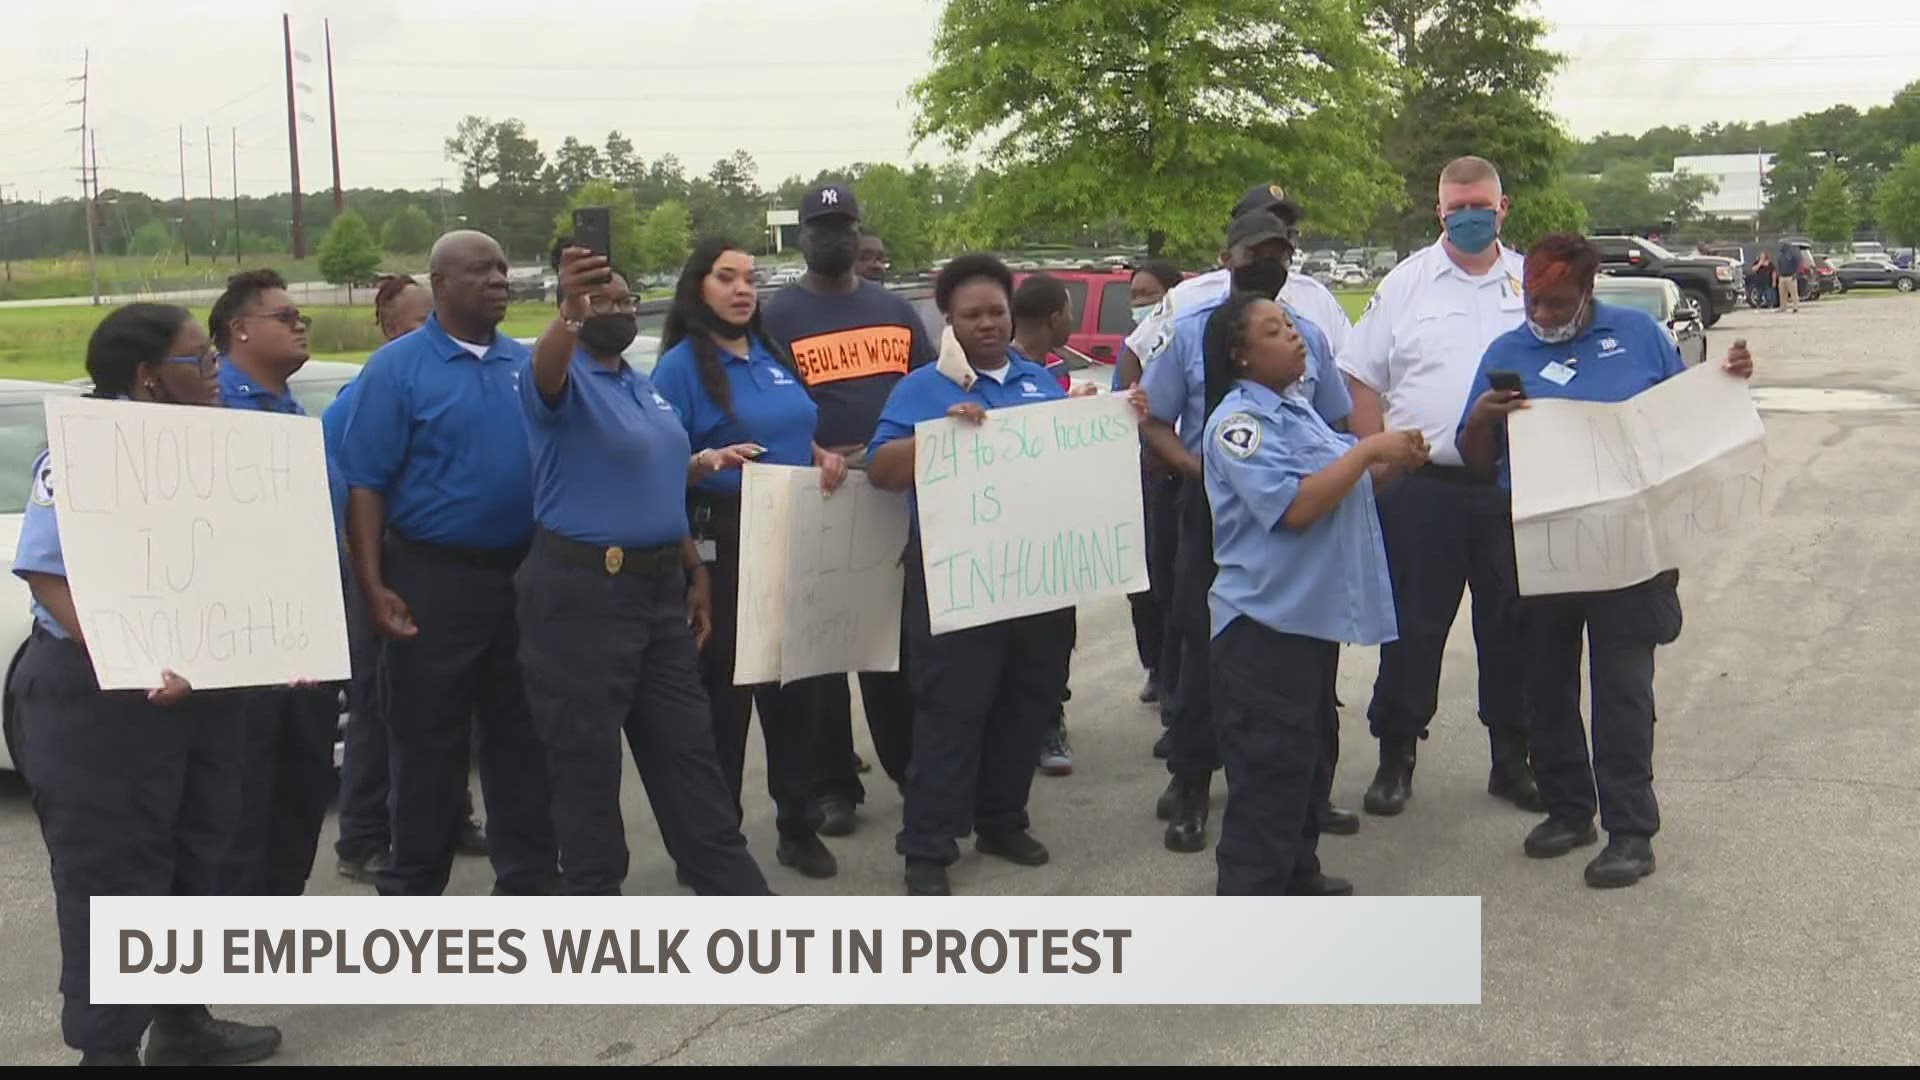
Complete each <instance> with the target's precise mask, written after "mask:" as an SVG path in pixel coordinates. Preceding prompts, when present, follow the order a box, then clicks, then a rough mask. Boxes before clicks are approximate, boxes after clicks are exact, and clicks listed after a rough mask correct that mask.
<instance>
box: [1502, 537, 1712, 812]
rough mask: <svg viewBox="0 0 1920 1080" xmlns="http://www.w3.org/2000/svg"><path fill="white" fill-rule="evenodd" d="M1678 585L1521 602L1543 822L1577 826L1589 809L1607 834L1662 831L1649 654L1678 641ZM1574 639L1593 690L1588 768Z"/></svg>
mask: <svg viewBox="0 0 1920 1080" xmlns="http://www.w3.org/2000/svg"><path fill="white" fill-rule="evenodd" d="M1678 584H1679V575H1678V574H1676V573H1673V572H1671V571H1669V572H1667V573H1665V574H1661V575H1659V576H1658V577H1655V578H1653V579H1651V580H1648V581H1645V582H1642V583H1641V584H1639V585H1634V586H1630V587H1628V588H1625V589H1615V590H1613V591H1611V592H1601V593H1571V594H1566V595H1561V596H1530V597H1525V598H1523V599H1521V600H1520V625H1521V627H1522V629H1523V630H1524V631H1525V634H1526V641H1527V714H1528V721H1529V727H1530V729H1531V735H1532V739H1533V775H1534V783H1535V784H1537V785H1538V786H1539V788H1540V798H1541V800H1542V801H1544V802H1545V803H1546V806H1547V813H1548V814H1549V815H1551V816H1553V817H1556V818H1562V819H1565V820H1567V821H1571V822H1576V823H1582V822H1588V821H1592V820H1593V816H1594V811H1595V810H1596V809H1597V810H1598V811H1599V814H1600V822H1601V825H1602V827H1604V828H1605V829H1606V830H1607V832H1609V833H1623V834H1629V835H1640V836H1652V835H1653V834H1654V833H1656V832H1659V831H1660V806H1659V803H1658V802H1657V801H1655V799H1654V796H1653V729H1654V706H1653V654H1654V650H1655V649H1656V648H1657V647H1658V646H1661V645H1669V644H1672V643H1673V642H1674V641H1675V640H1677V639H1678V638H1679V636H1680V625H1681V614H1680V595H1679V592H1678ZM1582 631H1584V632H1585V636H1586V638H1587V645H1588V667H1589V669H1590V674H1591V678H1592V683H1593V696H1592V705H1593V756H1592V758H1591V759H1589V758H1588V756H1587V732H1586V728H1585V725H1583V724H1582V723H1581V720H1580V651H1581V640H1580V639H1581V636H1582ZM1596 788H1597V791H1596ZM1596 795H1597V798H1596Z"/></svg>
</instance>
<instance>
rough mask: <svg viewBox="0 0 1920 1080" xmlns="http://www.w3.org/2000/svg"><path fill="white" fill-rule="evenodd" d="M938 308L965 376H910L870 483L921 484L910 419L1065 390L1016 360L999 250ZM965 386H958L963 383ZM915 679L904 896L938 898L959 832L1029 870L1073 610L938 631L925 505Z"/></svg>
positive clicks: (917, 558)
mask: <svg viewBox="0 0 1920 1080" xmlns="http://www.w3.org/2000/svg"><path fill="white" fill-rule="evenodd" d="M933 290H934V300H935V302H936V303H938V304H939V306H940V310H941V312H943V313H944V314H945V315H946V317H947V323H948V324H949V325H950V326H951V327H952V328H953V336H954V340H955V341H956V342H958V344H959V346H960V348H961V350H962V351H963V352H964V353H965V355H966V363H967V366H968V370H967V371H963V372H956V373H954V374H952V375H950V374H949V373H948V372H946V371H944V370H942V368H944V367H946V366H947V363H946V361H945V360H944V359H943V360H942V361H941V363H940V364H928V365H926V366H924V367H921V368H918V369H915V370H914V371H912V372H910V373H908V375H907V376H906V377H905V378H903V379H901V380H900V382H899V383H898V384H897V385H896V386H895V387H894V389H893V393H892V395H891V396H890V397H889V398H888V399H887V405H886V408H885V409H884V410H882V412H881V414H880V424H879V426H878V428H876V429H875V431H874V435H873V442H872V443H871V444H870V445H869V447H868V454H867V476H868V478H869V479H870V480H872V481H873V484H874V486H875V487H878V488H881V489H883V490H887V491H909V490H911V489H912V488H913V487H914V480H915V477H914V472H915V468H914V460H915V457H914V455H915V440H914V425H915V424H918V423H919V422H921V421H923V420H934V419H938V418H940V417H943V416H950V417H956V418H958V419H961V420H963V421H966V422H968V423H973V424H982V423H985V422H986V418H987V412H988V410H991V409H1003V408H1011V407H1015V406H1019V405H1025V404H1031V403H1034V402H1044V401H1058V400H1060V399H1061V398H1063V397H1065V396H1067V395H1066V393H1065V392H1064V391H1062V390H1061V389H1060V384H1059V383H1058V382H1056V381H1054V378H1053V376H1051V375H1049V374H1047V370H1046V369H1045V368H1043V367H1041V366H1040V365H1038V364H1036V363H1034V362H1032V361H1030V360H1026V359H1023V358H1021V357H1019V356H1017V355H1010V354H1009V351H1008V348H1007V345H1008V343H1009V342H1010V341H1011V340H1012V337H1013V317H1012V305H1013V273H1012V271H1010V270H1008V269H1007V267H1006V265H1005V264H1004V263H1002V262H1001V261H1000V260H999V259H996V258H994V257H993V256H991V255H963V256H961V257H959V258H956V259H954V260H953V261H952V262H950V263H948V264H947V266H946V269H944V270H942V271H941V272H940V276H939V277H938V278H937V279H935V281H934V286H933ZM963 383H964V384H965V385H962V384H963ZM905 559H906V563H905V565H906V593H907V598H906V616H905V618H906V634H907V638H908V643H907V675H908V678H909V680H910V681H911V683H912V686H913V697H914V722H913V760H912V762H911V763H910V764H909V765H908V766H907V789H906V809H905V814H904V817H905V820H904V822H903V823H902V827H901V830H900V835H899V836H898V838H897V839H896V840H895V850H897V851H898V852H899V853H900V854H901V855H903V856H905V858H906V884H907V892H908V893H909V894H911V895H916V896H944V895H947V894H948V893H949V892H950V891H951V890H950V888H949V886H948V882H947V866H948V865H949V864H951V863H952V862H953V861H954V860H956V859H957V858H959V855H960V849H959V846H958V845H957V844H956V843H955V838H956V837H960V836H965V835H967V834H968V833H970V832H971V833H977V834H978V837H979V838H978V840H977V841H976V845H975V846H976V848H977V849H978V850H979V851H980V852H981V853H982V854H986V855H998V856H1000V857H1001V858H1004V859H1007V860H1009V861H1012V862H1015V863H1018V864H1020V865H1022V866H1039V865H1041V864H1042V863H1045V862H1046V861H1047V858H1048V855H1047V849H1046V848H1045V847H1044V846H1042V845H1041V843H1040V841H1038V840H1036V839H1034V838H1033V836H1032V834H1030V833H1029V832H1028V831H1027V828H1028V825H1029V821H1028V818H1027V797H1028V794H1029V792H1030V790H1031V789H1032V786H1033V772H1034V768H1033V765H1034V759H1035V756H1036V755H1037V754H1038V753H1039V751H1040V742H1041V739H1042V737H1043V735H1044V733H1045V731H1046V728H1047V725H1048V724H1049V723H1050V722H1051V721H1052V720H1053V717H1054V713H1055V711H1056V710H1057V709H1058V708H1059V705H1060V700H1061V695H1062V693H1063V692H1064V691H1065V690H1066V685H1067V663H1068V658H1069V654H1070V652H1071V650H1072V637H1071V627H1072V625H1073V612H1072V610H1071V609H1067V610H1060V611H1049V612H1044V613H1041V614H1038V615H1027V616H1024V617H1021V618H1016V619H1009V620H1007V621H1004V622H996V623H989V624H986V625H984V626H975V627H970V628H968V629H964V630H955V631H953V632H951V633H946V634H941V635H939V636H937V637H936V636H934V635H933V633H932V631H931V619H930V616H929V613H928V605H927V586H926V576H925V573H924V572H923V568H922V565H921V553H920V525H919V514H918V510H917V503H916V511H915V514H914V520H913V527H912V529H911V531H910V533H909V537H908V545H907V552H906V556H905Z"/></svg>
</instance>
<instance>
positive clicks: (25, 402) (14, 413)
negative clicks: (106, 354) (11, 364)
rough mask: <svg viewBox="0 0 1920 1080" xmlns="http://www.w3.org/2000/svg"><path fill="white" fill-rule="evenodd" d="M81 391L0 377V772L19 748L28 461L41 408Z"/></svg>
mask: <svg viewBox="0 0 1920 1080" xmlns="http://www.w3.org/2000/svg"><path fill="white" fill-rule="evenodd" d="M84 392H85V391H83V390H82V389H80V388H78V387H74V386H67V385H64V384H61V383H44V382H29V381H27V380H24V379H0V558H3V559H5V560H6V565H5V566H4V567H0V571H3V572H0V578H4V579H5V580H4V581H3V582H0V659H4V660H5V661H6V669H5V678H6V686H7V687H8V688H9V689H5V690H4V691H0V734H4V738H0V770H6V771H10V772H17V771H18V770H19V768H20V767H19V765H17V764H15V763H16V762H17V761H18V760H19V747H20V745H21V743H20V739H21V735H20V729H19V722H18V721H17V720H16V719H15V717H14V715H13V693H12V690H11V689H10V687H11V686H12V684H13V666H14V665H15V664H17V663H19V662H20V653H21V652H22V650H24V649H25V648H26V647H27V635H28V634H30V633H32V632H33V614H32V612H31V605H32V602H33V597H32V594H30V593H29V592H28V591H27V583H26V582H24V581H21V580H20V579H19V578H17V577H15V576H14V574H13V556H14V552H15V551H16V550H18V548H19V546H20V519H21V517H22V516H23V515H24V514H25V513H26V509H27V496H28V494H29V493H30V492H31V491H32V490H33V477H32V476H31V475H30V473H31V471H32V469H33V462H34V459H35V458H37V457H39V456H40V451H42V450H45V449H46V448H47V412H46V406H45V405H44V404H43V403H44V402H45V401H46V399H47V398H49V397H52V396H54V395H78V394H81V393H84Z"/></svg>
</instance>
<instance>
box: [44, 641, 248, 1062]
mask: <svg viewBox="0 0 1920 1080" xmlns="http://www.w3.org/2000/svg"><path fill="white" fill-rule="evenodd" d="M10 690H11V692H12V694H13V708H15V709H17V710H18V711H19V717H20V726H21V730H22V731H23V732H25V733H26V740H25V742H26V744H27V751H26V754H25V758H26V760H25V761H23V762H20V763H19V764H20V765H21V766H22V768H23V771H24V773H25V775H26V778H27V780H28V782H29V783H30V784H31V785H32V787H33V808H34V812H35V814H36V815H38V817H39V819H40V832H41V835H42V836H43V837H44V838H45V840H46V844H47V855H48V857H49V859H50V860H51V862H52V864H53V903H54V915H55V919H56V921H57V922H58V925H59V928H60V993H61V995H62V998H63V999H64V1003H63V1005H62V1007H61V1011H60V1031H61V1035H62V1036H63V1037H64V1038H65V1039H66V1043H67V1045H68V1046H71V1047H73V1048H74V1049H76V1050H81V1051H87V1050H112V1049H120V1048H133V1047H137V1046H138V1045H139V1043H140V1037H141V1035H142V1033H144V1032H145V1031H146V1029H147V1024H148V1023H149V1021H151V1019H152V1018H153V1013H154V1008H153V1007H151V1006H146V1005H94V1004H91V1003H90V1000H89V999H90V996H91V995H90V987H91V980H90V977H89V972H88V963H89V960H90V955H91V953H90V948H89V941H88V933H89V926H88V912H89V909H90V907H91V904H90V900H91V898H92V897H95V896H214V895H218V894H219V893H220V892H221V891H222V890H221V884H222V883H221V876H220V867H221V862H222V860H224V859H225V858H226V857H227V852H228V849H229V848H230V847H231V845H232V843H233V833H234V828H235V827H236V826H237V825H238V824H239V820H240V783H241V772H242V769H243V768H244V761H245V750H246V744H245V742H244V740H243V725H244V724H245V722H246V720H245V716H244V713H243V711H242V707H243V702H244V693H241V692H232V691H203V692H199V693H195V694H191V695H189V696H188V697H187V698H186V699H185V700H184V701H181V702H179V703H177V704H174V705H168V706H160V705H154V704H152V703H150V702H148V701H147V700H146V695H145V694H144V693H142V692H139V691H111V692H103V691H101V690H100V689H99V684H98V683H97V682H95V681H94V677H93V669H92V667H91V665H90V664H89V663H88V661H87V655H86V652H85V651H84V650H83V649H82V648H81V647H80V646H78V645H76V644H74V643H73V642H71V641H62V640H59V639H56V638H53V637H52V636H50V635H48V634H46V633H44V632H42V631H39V630H36V631H35V632H34V634H33V636H32V637H31V638H30V639H29V640H28V642H27V646H26V650H25V652H24V653H23V655H22V656H21V658H20V662H19V664H18V666H17V667H16V668H15V669H14V672H13V678H12V682H11V684H10ZM163 1008H164V1007H163Z"/></svg>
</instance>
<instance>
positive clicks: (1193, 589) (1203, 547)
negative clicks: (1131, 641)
mask: <svg viewBox="0 0 1920 1080" xmlns="http://www.w3.org/2000/svg"><path fill="white" fill-rule="evenodd" d="M1179 510H1180V541H1179V551H1178V554H1177V555H1176V556H1175V559H1174V563H1175V566H1174V583H1173V604H1172V606H1171V608H1170V609H1169V611H1168V615H1169V618H1170V619H1171V621H1172V624H1173V632H1174V634H1175V635H1176V636H1177V637H1178V640H1179V649H1180V679H1179V687H1178V690H1177V692H1176V695H1175V696H1176V701H1175V703H1174V708H1173V714H1172V717H1171V720H1172V723H1171V724H1170V725H1169V727H1170V729H1171V731H1172V738H1171V740H1170V744H1169V747H1168V753H1167V771H1168V772H1169V773H1172V774H1173V775H1174V776H1176V777H1180V778H1182V779H1185V780H1187V781H1189V782H1194V783H1200V782H1204V781H1205V780H1206V779H1207V778H1208V777H1209V776H1211V775H1212V773H1213V770H1215V769H1217V768H1219V767H1220V747H1219V744H1218V741H1217V740H1216V739H1215V737H1214V730H1213V728H1214V724H1213V693H1212V686H1211V678H1210V676H1211V672H1210V670H1209V666H1208V662H1207V653H1208V640H1207V639H1208V621H1209V617H1208V614H1207V592H1208V590H1210V589H1211V588H1213V575H1214V570H1215V567H1214V562H1213V513H1212V511H1211V510H1210V509H1209V508H1208V506H1207V490H1206V486H1205V485H1204V484H1202V483H1201V482H1200V481H1198V480H1189V481H1186V482H1184V483H1182V484H1181V485H1180V498H1179Z"/></svg>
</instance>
